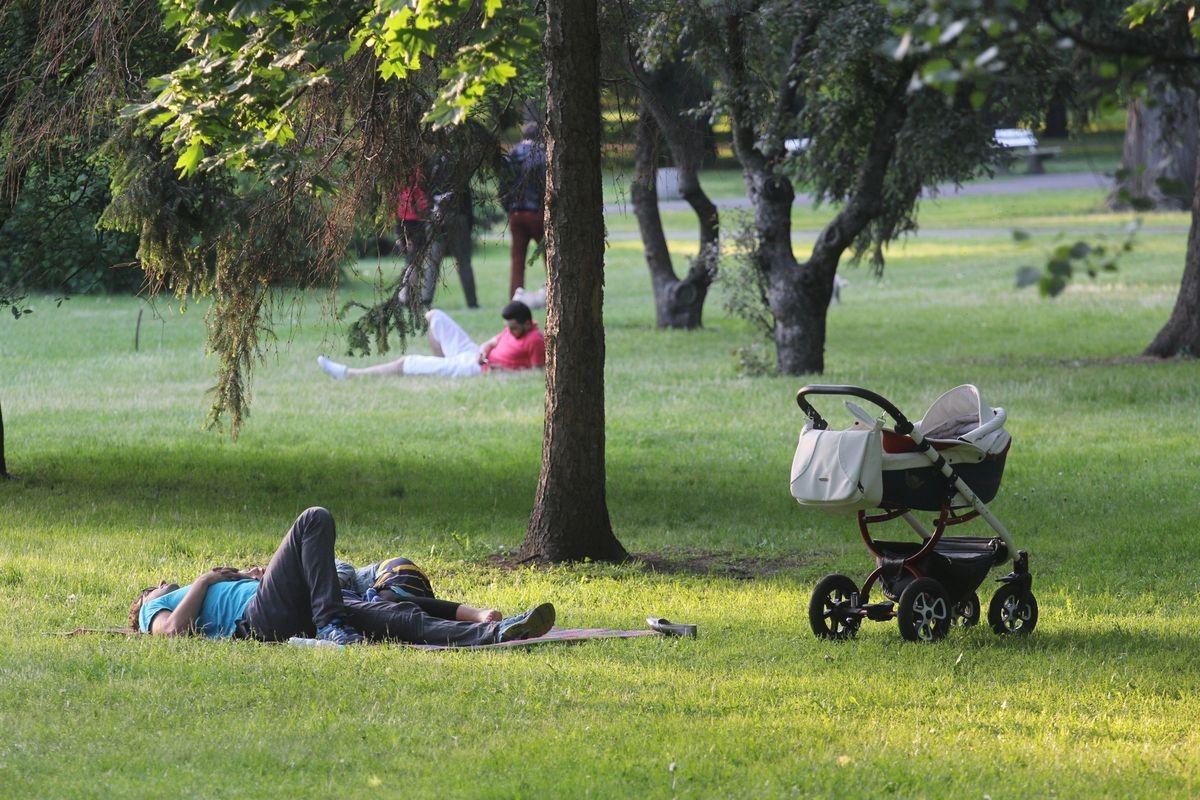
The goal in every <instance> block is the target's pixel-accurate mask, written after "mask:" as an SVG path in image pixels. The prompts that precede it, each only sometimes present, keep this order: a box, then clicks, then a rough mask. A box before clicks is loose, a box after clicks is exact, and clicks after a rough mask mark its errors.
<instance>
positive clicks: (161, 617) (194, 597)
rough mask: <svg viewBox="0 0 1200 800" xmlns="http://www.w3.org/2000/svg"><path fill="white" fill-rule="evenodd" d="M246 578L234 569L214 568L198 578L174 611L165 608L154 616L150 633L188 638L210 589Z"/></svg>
mask: <svg viewBox="0 0 1200 800" xmlns="http://www.w3.org/2000/svg"><path fill="white" fill-rule="evenodd" d="M244 577H248V576H247V575H245V574H243V573H241V572H239V571H238V570H236V569H233V568H232V567H213V568H212V569H210V570H209V571H208V572H206V573H204V574H203V575H201V576H200V577H199V578H196V581H195V582H194V583H193V584H192V585H191V586H190V587H189V588H188V590H187V594H185V595H184V596H183V600H181V601H180V603H179V605H177V606H175V610H174V611H168V610H167V609H165V608H164V609H163V610H162V611H159V612H158V613H157V614H155V615H154V618H153V619H151V620H150V633H151V634H152V635H154V636H186V635H188V634H190V633H192V632H193V629H194V627H195V624H196V617H198V616H200V609H202V608H203V607H204V598H205V597H206V596H208V587H210V586H212V585H213V584H214V583H220V582H221V581H236V580H240V579H242V578H244Z"/></svg>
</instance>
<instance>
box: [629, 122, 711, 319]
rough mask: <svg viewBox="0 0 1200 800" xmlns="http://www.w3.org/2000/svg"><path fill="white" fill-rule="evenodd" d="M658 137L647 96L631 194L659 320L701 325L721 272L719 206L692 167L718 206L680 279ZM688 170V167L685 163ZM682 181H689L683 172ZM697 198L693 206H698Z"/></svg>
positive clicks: (694, 187) (694, 185)
mask: <svg viewBox="0 0 1200 800" xmlns="http://www.w3.org/2000/svg"><path fill="white" fill-rule="evenodd" d="M658 142H659V129H658V126H657V124H656V123H655V119H654V117H653V116H652V115H651V112H650V110H649V108H648V107H647V104H646V102H645V101H643V102H642V104H641V108H640V109H639V113H638V127H637V144H636V156H635V163H634V174H633V184H632V186H631V188H630V195H631V196H632V199H633V212H634V215H635V216H636V217H637V221H638V229H639V230H640V231H641V235H642V246H643V248H644V249H645V252H646V266H647V267H649V268H650V282H651V285H652V286H653V287H654V311H655V321H656V323H657V325H658V327H660V328H682V329H687V330H690V329H693V328H699V327H700V326H701V324H702V318H703V313H704V299H705V297H707V295H708V287H709V285H711V283H712V281H713V278H714V277H715V275H716V262H717V256H718V253H719V250H718V245H717V239H718V236H719V234H718V232H717V227H716V222H715V216H716V207H715V206H712V202H711V201H709V200H708V197H707V195H705V194H704V191H703V190H702V189H700V184H699V181H698V180H697V178H696V174H695V170H694V169H692V170H691V171H690V177H689V180H690V183H691V185H690V187H689V189H690V191H691V193H692V196H693V198H695V197H696V196H697V195H699V196H700V197H702V198H703V200H704V202H707V203H708V205H709V206H712V216H711V217H710V218H705V217H704V216H701V225H700V239H701V243H700V253H699V255H697V257H696V259H695V260H694V261H693V262H692V268H691V270H690V271H689V272H688V276H687V277H686V278H685V279H684V280H682V281H681V280H679V277H678V276H677V275H676V274H675V269H674V267H673V266H672V265H671V251H670V248H669V247H668V245H667V237H666V235H665V234H664V233H663V227H662V217H661V216H660V215H659V212H658V188H657V183H656V178H657V175H658ZM680 173H681V176H682V173H683V170H682V168H681V169H680ZM680 183H681V184H682V183H683V180H682V177H681V181H680ZM695 207H696V206H695V204H693V208H695Z"/></svg>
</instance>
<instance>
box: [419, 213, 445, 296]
mask: <svg viewBox="0 0 1200 800" xmlns="http://www.w3.org/2000/svg"><path fill="white" fill-rule="evenodd" d="M445 255H446V238H445V231H444V230H435V231H434V232H433V236H432V237H431V238H430V241H429V253H428V254H427V255H426V256H425V282H424V283H423V284H421V303H422V305H424V306H425V307H426V308H428V307H429V306H431V305H433V296H434V294H435V293H436V292H437V287H438V281H440V280H441V279H442V258H443V257H444V256H445Z"/></svg>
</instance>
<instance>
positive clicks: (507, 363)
mask: <svg viewBox="0 0 1200 800" xmlns="http://www.w3.org/2000/svg"><path fill="white" fill-rule="evenodd" d="M500 316H501V317H503V318H504V330H502V331H500V332H499V333H497V334H496V335H495V336H493V337H492V338H491V339H488V340H487V341H486V342H484V343H483V344H482V345H478V344H475V342H474V340H472V339H471V337H470V336H469V335H468V334H467V332H466V331H464V330H463V329H462V328H461V327H459V325H458V323H457V322H455V321H454V320H452V319H451V318H450V315H449V314H447V313H446V312H444V311H439V310H438V309H436V308H435V309H433V310H432V311H430V312H429V313H428V314H426V315H425V321H426V322H427V323H428V324H429V347H430V349H432V350H433V355H431V356H422V355H408V356H402V357H400V358H397V359H396V360H395V361H389V362H387V363H386V364H376V365H375V366H373V367H361V368H358V367H348V366H346V365H345V364H339V363H338V362H336V361H330V360H329V359H328V358H326V357H325V356H317V365H318V366H319V367H320V368H321V369H323V370H324V371H325V373H326V374H327V375H329V377H331V378H333V379H334V380H339V381H340V380H345V379H346V378H358V377H366V376H371V375H396V376H401V375H440V376H442V377H444V378H470V377H474V376H476V375H482V374H483V373H484V372H487V371H489V370H498V369H507V370H521V369H533V368H535V367H544V366H546V340H545V339H544V338H542V332H541V331H540V330H538V326H537V323H536V322H534V321H533V315H532V314H531V313H530V311H529V306H527V305H525V304H524V303H522V302H519V301H513V302H511V303H509V304H508V305H506V306H505V307H504V310H503V311H501V312H500Z"/></svg>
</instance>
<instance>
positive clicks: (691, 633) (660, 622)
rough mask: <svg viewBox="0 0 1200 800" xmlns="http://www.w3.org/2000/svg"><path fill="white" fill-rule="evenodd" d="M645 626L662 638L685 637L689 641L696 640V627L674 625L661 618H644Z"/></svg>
mask: <svg viewBox="0 0 1200 800" xmlns="http://www.w3.org/2000/svg"><path fill="white" fill-rule="evenodd" d="M646 624H647V625H649V626H650V630H652V631H658V632H659V633H661V634H663V635H664V636H686V637H688V638H689V639H694V638H696V626H695V625H689V624H686V623H675V622H671V620H669V619H662V618H661V617H646Z"/></svg>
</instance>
